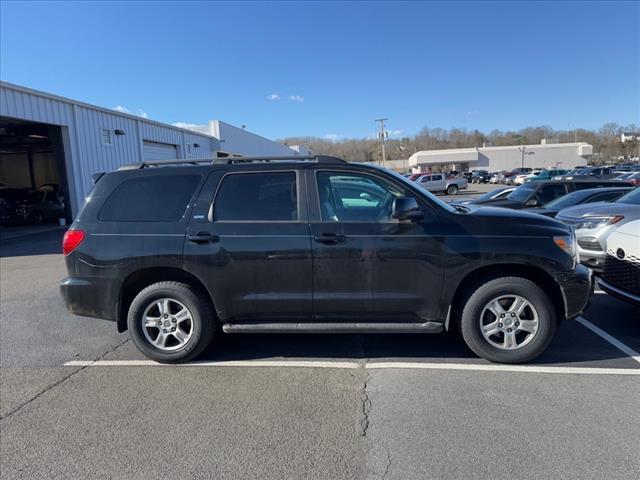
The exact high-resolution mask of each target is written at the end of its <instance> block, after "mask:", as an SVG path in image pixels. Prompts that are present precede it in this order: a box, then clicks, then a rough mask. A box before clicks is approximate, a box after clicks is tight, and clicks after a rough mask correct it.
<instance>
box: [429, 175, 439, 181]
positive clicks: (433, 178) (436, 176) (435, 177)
mask: <svg viewBox="0 0 640 480" xmlns="http://www.w3.org/2000/svg"><path fill="white" fill-rule="evenodd" d="M431 180H442V175H434V176H433V177H431Z"/></svg>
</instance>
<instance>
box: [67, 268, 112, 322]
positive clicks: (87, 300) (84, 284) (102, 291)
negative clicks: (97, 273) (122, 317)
mask: <svg viewBox="0 0 640 480" xmlns="http://www.w3.org/2000/svg"><path fill="white" fill-rule="evenodd" d="M116 292H117V289H115V288H114V284H113V280H111V279H104V278H96V277H67V278H65V279H63V280H62V281H61V282H60V295H61V296H62V299H63V300H64V303H65V305H66V307H67V308H68V309H69V311H70V312H72V313H74V314H76V315H82V316H84V317H95V318H102V319H105V320H112V321H116V319H117V311H118V303H117V302H118V296H117V295H115V296H114V293H116Z"/></svg>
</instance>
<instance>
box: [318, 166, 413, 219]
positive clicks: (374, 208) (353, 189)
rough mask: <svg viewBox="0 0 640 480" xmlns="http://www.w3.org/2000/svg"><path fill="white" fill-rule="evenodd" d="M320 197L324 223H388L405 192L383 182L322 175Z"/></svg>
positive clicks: (353, 177) (347, 176)
mask: <svg viewBox="0 0 640 480" xmlns="http://www.w3.org/2000/svg"><path fill="white" fill-rule="evenodd" d="M317 181H318V196H319V202H320V212H321V215H322V220H323V221H325V222H376V221H388V220H389V219H390V218H391V208H392V206H393V200H394V198H396V197H400V196H403V194H404V193H403V191H402V190H400V189H399V188H397V187H395V186H394V185H391V184H389V183H387V182H385V181H383V180H380V179H377V178H373V177H368V176H364V175H357V174H340V173H330V172H319V173H318V175H317Z"/></svg>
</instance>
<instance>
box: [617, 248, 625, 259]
mask: <svg viewBox="0 0 640 480" xmlns="http://www.w3.org/2000/svg"><path fill="white" fill-rule="evenodd" d="M616 257H618V258H619V259H620V260H622V259H623V258H624V250H623V249H621V248H619V249H618V250H616Z"/></svg>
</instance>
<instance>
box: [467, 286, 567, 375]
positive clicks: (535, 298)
mask: <svg viewBox="0 0 640 480" xmlns="http://www.w3.org/2000/svg"><path fill="white" fill-rule="evenodd" d="M510 298H514V301H515V299H516V298H521V299H524V301H525V302H528V305H527V306H525V307H524V308H523V311H522V312H521V313H520V314H518V313H516V316H515V318H511V317H512V313H514V312H511V311H510V309H509V308H514V311H515V308H516V307H514V305H515V304H511V305H510ZM498 300H499V304H500V303H501V304H502V305H499V306H500V308H498V309H497V311H498V312H504V313H500V315H504V316H505V319H504V320H502V322H501V323H497V325H495V322H496V321H497V322H500V320H498V318H499V317H498V315H496V314H494V313H493V311H492V310H490V309H489V308H488V307H489V306H490V305H491V306H494V308H493V310H496V308H495V302H496V301H498ZM507 322H509V323H507ZM514 322H517V323H514ZM525 322H528V323H526V325H527V327H526V328H527V329H528V330H533V329H534V326H535V331H534V332H531V331H528V330H520V329H521V328H524V327H523V326H524V325H525ZM531 322H533V323H531ZM492 324H494V325H495V326H494V327H492ZM481 325H484V327H485V331H486V332H487V336H488V334H489V333H490V331H492V330H493V329H495V328H498V327H499V329H500V331H499V332H497V333H495V334H494V335H492V336H490V337H489V338H487V337H486V336H485V334H483V332H482V327H481ZM515 325H519V326H518V327H516V326H515ZM556 325H557V322H556V314H555V309H554V306H553V303H552V302H551V299H550V298H549V297H548V295H547V294H546V293H545V292H544V291H543V290H542V289H541V288H540V287H539V286H538V285H536V284H535V283H533V282H532V281H530V280H527V279H525V278H520V277H501V278H496V279H493V280H490V281H488V282H487V283H485V284H483V285H480V286H479V287H477V288H476V290H475V291H473V292H472V293H471V295H469V296H468V297H467V300H466V303H465V305H464V309H463V310H462V316H461V318H460V330H461V332H462V337H463V338H464V341H465V343H466V344H467V346H468V347H469V348H470V349H471V350H472V351H473V352H474V353H475V354H477V355H478V356H480V357H482V358H485V359H486V360H489V361H490V362H496V363H523V362H528V361H530V360H533V359H534V358H536V357H537V356H539V355H540V354H541V353H542V352H544V351H545V350H546V348H547V347H548V346H549V343H551V340H552V339H553V336H554V335H555V331H556ZM507 327H513V328H510V329H509V332H512V333H507V332H506V330H507ZM507 335H508V336H509V339H507ZM513 339H515V340H513ZM511 342H515V343H514V344H511V345H508V343H511Z"/></svg>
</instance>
